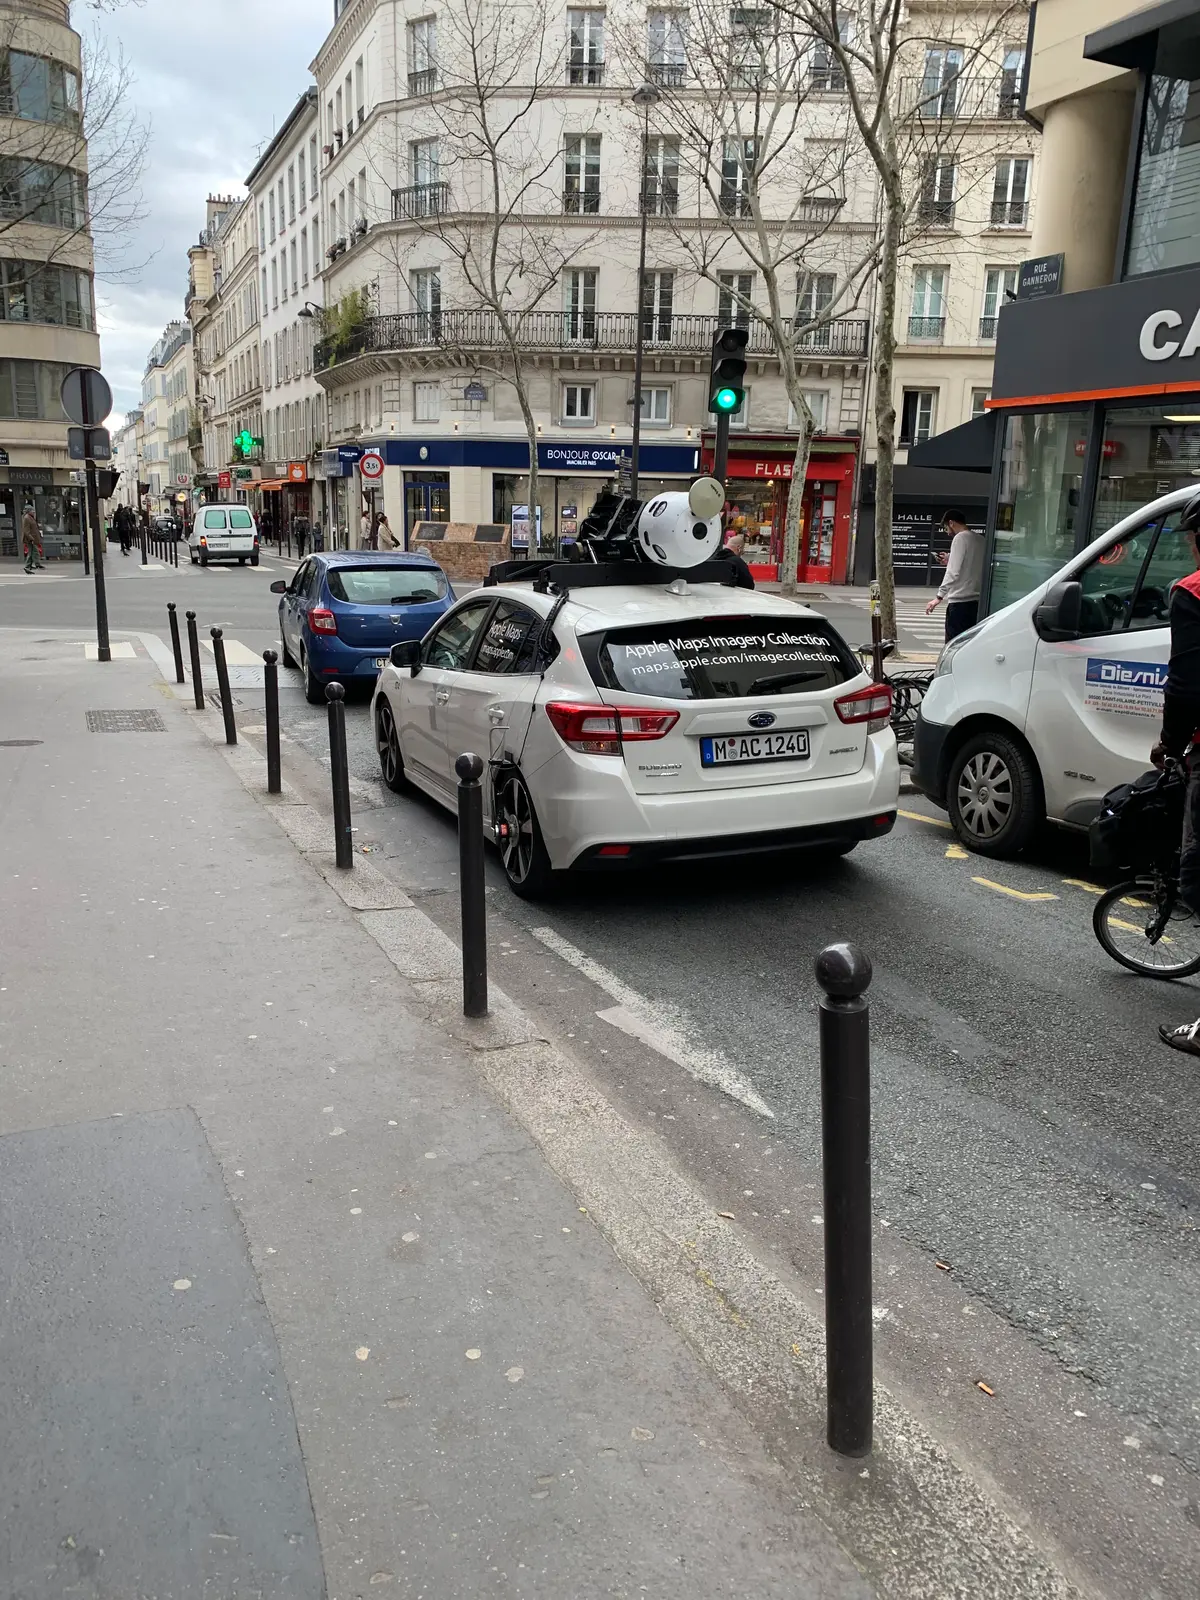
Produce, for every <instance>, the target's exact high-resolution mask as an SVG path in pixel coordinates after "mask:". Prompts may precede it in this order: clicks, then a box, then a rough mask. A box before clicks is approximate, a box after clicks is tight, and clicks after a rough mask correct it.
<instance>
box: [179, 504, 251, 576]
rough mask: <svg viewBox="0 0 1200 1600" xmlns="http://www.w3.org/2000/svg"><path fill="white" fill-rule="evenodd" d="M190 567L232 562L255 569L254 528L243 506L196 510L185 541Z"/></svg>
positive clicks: (249, 515)
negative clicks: (190, 561)
mask: <svg viewBox="0 0 1200 1600" xmlns="http://www.w3.org/2000/svg"><path fill="white" fill-rule="evenodd" d="M188 554H189V555H190V556H191V558H192V565H193V566H195V565H196V564H197V563H199V564H200V566H202V567H207V566H208V564H209V562H210V561H236V562H238V563H239V565H241V566H243V567H244V566H245V565H246V562H247V561H249V563H250V565H251V566H252V567H256V566H257V565H258V524H257V523H256V522H255V520H254V516H253V514H252V513H251V512H250V511H249V510H248V509H247V507H246V506H199V507H198V508H197V510H196V515H195V517H194V518H193V519H192V531H191V534H190V535H189V538H188Z"/></svg>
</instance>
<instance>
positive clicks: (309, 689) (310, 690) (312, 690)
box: [300, 647, 325, 706]
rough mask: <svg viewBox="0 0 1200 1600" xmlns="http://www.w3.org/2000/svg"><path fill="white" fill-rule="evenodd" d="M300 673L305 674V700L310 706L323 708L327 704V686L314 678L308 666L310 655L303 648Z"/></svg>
mask: <svg viewBox="0 0 1200 1600" xmlns="http://www.w3.org/2000/svg"><path fill="white" fill-rule="evenodd" d="M300 671H301V672H302V673H303V674H304V698H305V699H306V700H307V701H308V703H309V705H310V706H323V705H324V704H325V685H324V684H323V683H322V682H321V680H320V678H314V677H313V675H312V672H311V671H310V669H309V665H308V653H307V651H305V650H304V648H303V647H301V650H300Z"/></svg>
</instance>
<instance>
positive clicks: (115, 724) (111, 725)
mask: <svg viewBox="0 0 1200 1600" xmlns="http://www.w3.org/2000/svg"><path fill="white" fill-rule="evenodd" d="M87 725H88V732H89V733H166V731H167V725H166V723H165V722H164V721H163V719H162V718H161V717H160V716H159V714H158V712H157V711H89V712H88V713H87Z"/></svg>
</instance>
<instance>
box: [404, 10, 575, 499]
mask: <svg viewBox="0 0 1200 1600" xmlns="http://www.w3.org/2000/svg"><path fill="white" fill-rule="evenodd" d="M558 15H559V14H558V13H555V12H551V11H549V10H548V9H547V8H546V7H545V5H544V4H542V3H541V0H531V3H518V4H513V5H500V4H497V0H459V3H457V4H455V5H454V6H453V7H451V8H449V9H448V10H447V11H444V12H441V13H439V15H438V18H437V28H438V33H437V39H436V49H435V52H434V53H431V52H430V40H429V38H428V36H426V37H425V39H424V42H423V44H422V46H421V48H422V51H423V52H424V53H423V54H422V57H421V60H420V62H419V63H418V64H417V65H416V66H415V67H413V64H412V63H410V67H413V70H414V71H415V72H418V73H419V72H426V73H428V74H430V80H431V82H430V86H431V87H433V86H436V89H437V91H438V92H437V93H436V94H435V95H434V96H433V97H432V98H431V99H430V100H429V101H428V103H427V105H426V108H425V113H424V116H423V118H422V119H421V120H420V121H419V122H417V123H416V124H415V127H414V130H413V131H419V132H420V133H421V134H422V136H423V137H422V138H419V139H414V138H412V134H411V132H410V135H409V142H408V148H407V149H402V150H396V151H393V152H390V153H389V155H388V157H387V159H386V168H387V170H388V171H389V172H390V173H391V174H393V175H394V174H395V173H396V172H397V171H404V170H405V169H407V172H408V177H409V180H410V181H409V182H408V183H407V184H406V185H404V186H403V187H401V188H399V189H396V190H395V191H394V192H393V196H392V221H393V222H394V223H395V224H397V226H395V227H393V228H392V229H390V230H389V231H388V232H387V233H386V235H385V238H386V240H387V243H386V244H385V245H384V246H383V248H384V249H385V250H387V251H388V252H389V254H390V257H391V263H392V266H393V268H394V270H395V274H396V276H397V278H398V280H399V281H400V283H401V284H403V285H404V286H405V288H406V290H407V291H408V292H409V294H410V298H411V300H412V303H413V304H414V306H416V307H417V310H416V311H415V312H414V313H413V316H414V321H415V340H416V342H418V343H422V344H429V343H435V344H437V345H438V346H439V347H440V349H441V350H442V351H443V353H446V354H449V355H450V356H451V357H453V358H456V359H457V360H458V361H459V362H460V364H461V365H462V366H463V367H464V368H468V369H471V370H474V371H475V372H477V373H482V374H486V375H490V376H491V377H492V378H494V379H495V380H496V381H497V382H500V383H505V384H508V385H510V386H511V388H512V390H513V392H514V394H515V395H516V398H517V403H518V405H519V406H520V409H521V415H522V418H523V420H524V423H525V431H526V435H527V438H528V442H529V504H530V508H531V510H530V515H531V517H536V515H537V512H536V507H537V505H538V504H539V499H538V496H539V485H538V449H537V446H538V430H537V423H536V420H535V417H534V409H533V400H532V397H531V394H530V349H531V347H534V346H536V344H537V342H538V339H537V330H536V326H535V324H536V321H537V317H538V314H539V313H540V314H545V313H546V308H547V306H548V304H549V302H550V301H551V300H552V299H553V300H555V301H556V302H557V298H558V295H559V293H560V287H559V286H560V284H561V281H562V274H563V271H564V269H565V268H566V267H567V266H568V264H569V263H570V262H571V261H572V260H574V259H575V258H576V257H577V256H578V255H579V253H580V251H581V250H583V249H584V248H585V247H586V246H587V244H588V243H589V242H590V240H591V238H592V236H593V235H592V230H591V229H590V228H589V227H588V226H587V225H586V222H585V221H584V220H583V219H585V218H586V217H587V216H588V215H590V214H592V213H593V212H594V211H597V210H598V209H599V199H598V188H597V191H596V197H595V200H593V197H592V193H591V184H590V178H589V174H588V171H587V154H586V151H585V150H582V147H580V148H581V153H580V156H579V161H578V162H577V163H576V165H575V167H573V168H568V170H567V172H566V176H565V177H564V178H562V180H561V182H560V172H562V170H563V168H564V151H563V146H562V143H561V142H560V139H559V137H558V135H557V133H555V135H554V137H553V138H549V137H547V130H548V129H550V128H552V127H554V126H555V124H554V112H555V108H554V106H553V104H552V103H551V102H552V99H553V95H554V93H555V91H556V90H557V89H558V88H559V86H560V85H561V84H562V83H563V82H564V81H565V71H564V65H565V63H564V50H563V46H562V42H561V41H560V40H559V38H558V26H557V24H558ZM580 137H581V138H582V137H583V136H582V135H581V136H580ZM392 181H394V176H393V178H392ZM414 233H415V239H414ZM429 239H433V240H436V241H437V244H438V247H439V248H438V256H439V258H440V259H441V260H442V261H444V262H448V264H449V266H450V273H449V275H448V281H447V282H446V283H444V284H443V283H442V282H441V280H440V278H439V280H438V290H437V292H438V300H437V304H436V306H435V305H433V304H431V303H430V300H429V294H430V290H429V285H428V280H427V279H424V280H423V279H419V278H418V277H417V274H418V272H420V271H422V270H423V269H422V268H421V266H420V264H419V260H418V259H416V258H419V257H421V256H422V254H423V253H422V252H421V250H420V248H419V245H420V241H421V240H429ZM414 247H415V254H414ZM567 315H568V314H567V313H564V316H567Z"/></svg>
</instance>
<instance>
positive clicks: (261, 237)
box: [258, 200, 267, 245]
mask: <svg viewBox="0 0 1200 1600" xmlns="http://www.w3.org/2000/svg"><path fill="white" fill-rule="evenodd" d="M258 242H259V244H260V245H263V244H266V242H267V208H266V206H265V205H264V204H263V202H262V201H261V200H260V201H259V202H258Z"/></svg>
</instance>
